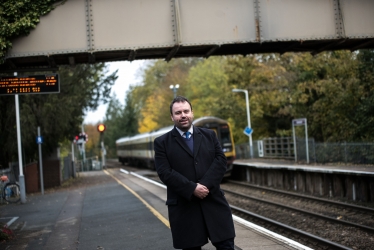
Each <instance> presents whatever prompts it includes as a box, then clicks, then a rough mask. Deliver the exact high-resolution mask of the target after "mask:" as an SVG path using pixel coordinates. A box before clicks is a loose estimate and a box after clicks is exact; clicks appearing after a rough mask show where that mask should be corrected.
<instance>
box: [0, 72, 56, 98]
mask: <svg viewBox="0 0 374 250" xmlns="http://www.w3.org/2000/svg"><path fill="white" fill-rule="evenodd" d="M59 92H60V82H59V79H58V74H45V75H35V76H7V77H0V95H16V94H19V95H25V94H48V93H59Z"/></svg>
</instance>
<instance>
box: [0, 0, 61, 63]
mask: <svg viewBox="0 0 374 250" xmlns="http://www.w3.org/2000/svg"><path fill="white" fill-rule="evenodd" d="M65 1H66V0H65ZM65 1H62V2H61V1H60V0H23V1H14V0H2V1H1V3H0V63H3V62H4V56H5V54H6V52H7V50H8V49H10V48H11V47H12V42H11V40H12V39H14V38H15V37H19V36H25V35H28V34H29V33H30V30H32V29H33V28H35V27H36V25H37V24H38V23H39V18H40V16H44V15H46V14H48V13H49V12H50V11H52V10H53V9H54V8H55V7H56V6H54V3H56V2H61V3H60V4H63V3H64V2H65Z"/></svg>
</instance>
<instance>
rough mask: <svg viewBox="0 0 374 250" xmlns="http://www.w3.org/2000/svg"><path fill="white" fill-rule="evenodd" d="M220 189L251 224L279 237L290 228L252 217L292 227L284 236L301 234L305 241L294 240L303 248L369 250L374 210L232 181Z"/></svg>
mask: <svg viewBox="0 0 374 250" xmlns="http://www.w3.org/2000/svg"><path fill="white" fill-rule="evenodd" d="M222 189H223V190H224V191H225V192H226V198H227V200H228V201H229V203H230V204H231V205H232V206H233V211H237V212H239V213H240V214H242V216H244V217H245V218H246V219H248V220H250V221H251V220H254V221H253V222H254V223H260V224H261V225H264V227H270V229H271V230H273V231H276V232H277V231H278V230H279V231H281V232H279V233H280V234H282V235H284V232H289V231H290V229H286V228H284V227H283V226H281V225H277V226H276V225H275V224H272V223H270V222H261V220H262V219H259V218H256V219H253V218H255V216H254V215H253V214H257V215H258V216H260V218H261V217H266V218H267V219H268V220H270V221H275V222H277V223H280V224H284V225H287V226H289V227H292V228H294V229H293V230H291V231H293V233H288V234H286V236H287V237H289V238H292V237H294V235H293V234H295V235H300V236H299V237H301V238H302V239H303V238H306V242H303V241H304V240H302V241H300V239H298V238H295V240H297V241H299V242H301V243H303V244H305V245H308V246H311V247H313V248H316V249H330V248H332V249H350V248H351V249H372V244H373V243H374V227H373V225H374V219H373V216H374V212H373V211H374V210H372V209H371V208H367V207H361V206H356V205H351V204H346V203H342V202H336V201H329V200H324V199H320V198H315V197H309V196H300V195H298V194H294V193H291V194H289V193H287V192H284V191H279V190H270V189H268V188H265V189H263V188H261V187H257V186H255V187H252V186H251V185H247V184H244V185H243V184H242V183H238V182H232V181H230V182H228V183H227V184H223V185H222ZM254 189H256V191H254ZM249 194H250V195H249ZM244 211H247V212H244ZM244 214H245V215H244ZM276 228H278V229H276ZM296 231H301V232H305V233H307V235H314V237H315V239H312V240H308V239H307V238H310V237H309V236H302V235H303V233H296ZM320 239H324V240H325V241H326V242H335V244H337V246H333V245H331V246H329V247H327V246H326V245H328V244H330V243H326V242H324V243H323V242H321V241H320ZM310 242H312V243H310ZM316 246H322V247H316ZM326 247H327V248H326ZM344 247H346V248H344Z"/></svg>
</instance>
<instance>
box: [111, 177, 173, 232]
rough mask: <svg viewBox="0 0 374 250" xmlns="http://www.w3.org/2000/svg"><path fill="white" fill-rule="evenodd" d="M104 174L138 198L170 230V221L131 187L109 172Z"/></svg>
mask: <svg viewBox="0 0 374 250" xmlns="http://www.w3.org/2000/svg"><path fill="white" fill-rule="evenodd" d="M104 173H106V174H107V175H109V176H111V177H112V178H113V179H115V180H116V181H117V182H118V183H119V184H120V185H122V186H123V187H124V188H126V189H127V190H128V191H130V193H132V194H133V195H134V196H135V197H136V198H138V199H139V200H140V201H141V202H143V204H144V205H145V206H146V207H147V208H148V209H149V210H150V211H151V212H152V213H153V214H154V215H155V216H156V217H157V218H158V219H159V220H160V221H161V222H162V223H164V224H165V225H166V226H167V227H168V228H170V224H169V221H168V220H167V219H166V218H165V217H164V216H162V215H161V214H160V213H159V212H158V211H157V210H156V209H154V208H153V207H152V206H151V205H149V204H148V202H146V201H145V200H144V199H143V198H142V197H140V195H138V194H137V193H136V192H135V191H134V190H132V189H131V188H130V187H128V186H127V185H126V184H124V183H122V182H121V181H120V180H119V179H117V178H116V177H115V176H113V175H112V174H111V173H109V172H108V171H107V170H104Z"/></svg>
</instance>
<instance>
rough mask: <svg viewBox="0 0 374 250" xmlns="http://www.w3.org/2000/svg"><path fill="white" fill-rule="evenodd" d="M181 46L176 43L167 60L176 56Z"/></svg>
mask: <svg viewBox="0 0 374 250" xmlns="http://www.w3.org/2000/svg"><path fill="white" fill-rule="evenodd" d="M179 48H180V46H179V45H175V46H174V48H173V49H172V50H171V51H170V52H169V54H168V55H167V56H166V58H165V61H167V62H169V61H170V60H171V59H172V58H173V57H174V55H175V54H177V52H178V50H179Z"/></svg>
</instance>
